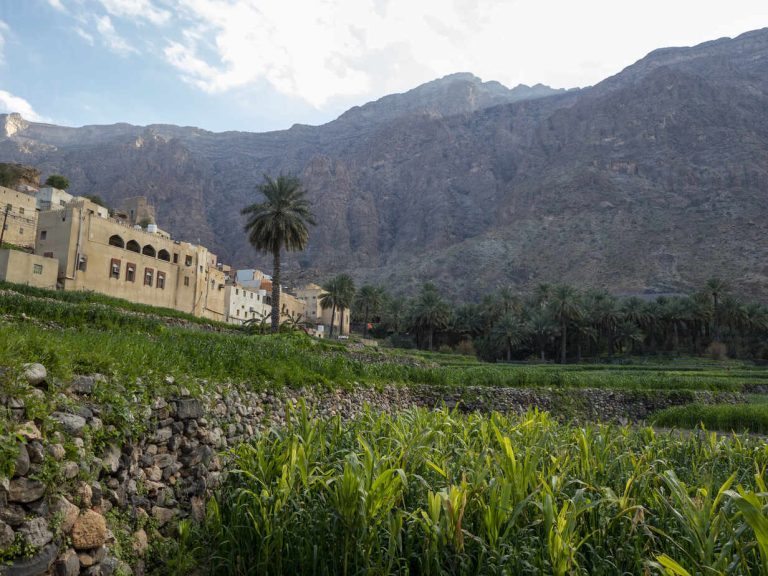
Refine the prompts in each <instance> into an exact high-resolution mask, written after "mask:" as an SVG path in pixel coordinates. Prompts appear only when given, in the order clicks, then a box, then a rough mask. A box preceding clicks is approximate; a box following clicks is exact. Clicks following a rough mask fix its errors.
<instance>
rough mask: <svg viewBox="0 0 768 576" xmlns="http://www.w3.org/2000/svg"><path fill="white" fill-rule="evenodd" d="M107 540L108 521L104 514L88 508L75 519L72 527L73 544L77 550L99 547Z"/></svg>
mask: <svg viewBox="0 0 768 576" xmlns="http://www.w3.org/2000/svg"><path fill="white" fill-rule="evenodd" d="M106 540H107V522H106V520H105V519H104V516H102V515H101V514H99V513H98V512H95V511H93V510H86V511H85V512H83V513H82V514H80V516H78V517H77V520H75V525H74V526H73V527H72V545H73V546H74V548H75V550H90V549H91V548H98V547H99V546H101V545H102V544H104V542H106Z"/></svg>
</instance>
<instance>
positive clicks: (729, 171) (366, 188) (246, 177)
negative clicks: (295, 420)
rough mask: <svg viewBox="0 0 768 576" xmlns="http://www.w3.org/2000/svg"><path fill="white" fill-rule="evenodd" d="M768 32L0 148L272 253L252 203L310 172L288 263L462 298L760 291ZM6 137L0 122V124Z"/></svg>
mask: <svg viewBox="0 0 768 576" xmlns="http://www.w3.org/2000/svg"><path fill="white" fill-rule="evenodd" d="M765 110H768V30H761V31H756V32H751V33H748V34H745V35H742V36H740V37H738V38H735V39H723V40H717V41H713V42H708V43H705V44H703V45H700V46H697V47H693V48H681V49H664V50H659V51H656V52H653V53H651V54H649V55H648V56H647V57H646V58H644V59H643V60H641V61H639V62H638V63H636V64H634V65H632V66H630V67H628V68H627V69H626V70H624V71H622V72H621V73H619V74H617V75H616V76H613V77H611V78H609V79H606V80H605V81H604V82H602V83H600V84H598V85H596V86H594V87H592V88H588V89H583V90H579V91H568V92H562V91H559V92H558V91H553V90H550V89H548V88H546V87H542V86H535V87H533V88H528V87H518V88H516V89H513V90H508V89H506V88H504V87H503V86H501V85H500V84H498V83H493V82H487V83H482V82H480V81H479V80H478V79H477V78H474V77H472V76H471V75H465V74H461V75H453V76H449V77H446V78H443V79H441V80H436V81H434V82H430V83H428V84H425V85H423V86H420V87H418V88H416V89H414V90H412V91H410V92H407V93H405V94H399V95H392V96H387V97H385V98H383V99H381V100H379V101H377V102H372V103H369V104H366V105H365V106H362V107H357V108H353V109H351V110H350V111H348V112H346V113H345V114H343V115H342V116H341V117H340V118H338V119H337V120H335V121H333V122H330V123H329V124H326V125H323V126H318V127H311V126H301V125H296V126H294V127H293V128H291V129H290V130H285V131H279V132H270V133H264V134H253V133H246V132H227V133H220V134H214V133H210V132H206V131H204V130H199V129H194V128H179V127H175V126H162V125H158V126H150V127H147V128H143V127H135V126H129V125H115V126H103V127H84V128H76V129H73V128H61V127H55V126H50V125H42V124H34V123H28V122H26V121H22V120H21V119H19V118H16V119H14V121H13V123H12V124H13V126H15V127H16V128H15V129H14V131H12V132H13V133H11V134H9V129H8V128H7V126H8V125H9V122H8V119H7V118H6V119H5V125H6V130H5V132H4V134H5V137H0V160H9V161H16V162H23V163H25V164H31V165H35V166H37V167H38V168H39V169H40V170H41V171H42V172H43V173H44V174H49V173H52V172H57V173H63V174H65V175H67V176H68V177H69V178H70V180H71V182H72V189H73V190H74V191H77V192H79V193H84V194H90V193H98V194H101V195H102V196H103V197H104V198H105V199H107V200H108V201H111V202H116V201H117V200H118V199H120V198H122V197H125V196H130V195H136V194H145V195H147V196H149V197H150V198H151V199H152V200H154V202H155V203H156V205H157V211H158V220H159V222H160V223H161V224H162V225H163V227H165V228H167V229H169V230H170V231H171V232H172V233H173V234H175V235H177V236H179V237H181V238H185V239H189V240H192V241H197V240H198V239H199V240H200V241H201V242H203V243H205V244H207V245H209V246H210V247H211V248H212V249H213V250H214V251H216V252H218V253H219V254H220V255H221V256H222V257H223V258H224V259H225V260H227V261H229V262H231V263H232V264H234V265H236V266H246V265H253V264H256V265H264V264H266V263H267V260H266V259H264V258H263V257H260V256H257V255H255V254H254V252H253V251H252V249H251V248H250V247H249V246H248V245H247V242H246V240H245V236H244V234H243V233H242V220H241V217H240V215H239V211H240V208H242V207H243V206H244V205H246V204H247V203H249V202H252V201H255V200H256V194H255V191H254V190H255V186H256V184H257V183H258V182H259V181H260V179H261V175H262V174H263V173H265V172H266V173H270V174H276V173H279V172H281V171H283V172H292V173H296V174H299V175H300V176H301V177H302V179H303V180H304V182H305V184H306V187H307V189H308V190H309V192H310V196H311V198H312V200H313V202H314V207H315V212H316V214H317V216H318V222H319V225H318V226H317V227H316V228H315V229H314V230H313V231H312V233H311V243H310V248H309V250H308V251H307V252H306V253H302V254H300V255H295V256H291V257H290V258H289V259H288V262H289V268H290V269H291V271H292V274H293V275H294V277H297V276H301V275H305V276H320V277H326V276H328V275H330V274H333V273H336V272H339V271H342V270H346V271H350V272H352V273H353V274H354V275H355V276H356V277H357V278H358V279H359V280H375V281H380V282H383V283H386V284H387V285H390V286H391V287H393V288H395V289H397V288H402V289H409V288H412V287H414V286H415V285H417V284H418V283H420V282H422V281H424V280H427V279H430V280H434V281H438V282H442V283H444V285H445V286H446V290H448V291H450V293H451V294H452V295H455V296H457V297H459V296H465V295H471V294H476V293H479V292H484V291H487V290H490V289H493V288H495V287H497V286H500V285H504V284H513V285H518V286H520V287H525V286H528V285H531V284H534V283H537V282H542V281H567V282H573V283H577V284H580V285H592V286H594V285H602V286H606V287H607V288H609V289H612V290H615V291H622V292H635V291H645V290H659V291H667V290H686V289H689V288H691V287H695V286H697V285H698V284H700V283H701V282H703V281H704V279H706V278H707V277H708V276H711V275H713V274H719V275H722V276H725V277H728V278H729V279H731V280H732V281H733V283H734V284H735V285H736V287H737V288H738V289H740V290H742V291H744V292H748V293H751V294H752V295H762V296H768V264H766V262H768V259H767V258H766V257H767V256H768V244H766V243H765V242H764V238H765V237H766V232H768V203H766V191H768V162H767V161H766V158H768V116H767V115H766V114H765ZM0 136H2V135H1V134H0Z"/></svg>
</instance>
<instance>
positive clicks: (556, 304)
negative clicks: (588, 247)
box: [549, 284, 584, 364]
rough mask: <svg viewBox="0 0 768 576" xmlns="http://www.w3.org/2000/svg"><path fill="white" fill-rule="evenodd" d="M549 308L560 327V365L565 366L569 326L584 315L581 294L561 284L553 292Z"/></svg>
mask: <svg viewBox="0 0 768 576" xmlns="http://www.w3.org/2000/svg"><path fill="white" fill-rule="evenodd" d="M549 306H550V309H551V311H552V315H553V316H554V318H555V320H556V321H557V323H558V324H559V325H560V338H561V345H560V363H561V364H565V357H566V349H565V347H566V343H567V342H568V324H569V323H570V322H573V321H574V320H578V319H580V318H581V317H582V315H583V314H584V312H583V310H582V307H581V302H579V293H578V291H577V290H576V289H575V288H574V287H573V286H568V285H567V284H559V285H557V286H555V288H554V289H553V290H552V293H551V295H550V298H549Z"/></svg>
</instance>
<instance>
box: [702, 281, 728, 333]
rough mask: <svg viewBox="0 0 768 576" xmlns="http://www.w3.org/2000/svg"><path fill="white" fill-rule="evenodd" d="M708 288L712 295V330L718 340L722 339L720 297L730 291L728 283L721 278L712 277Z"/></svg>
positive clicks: (707, 285)
mask: <svg viewBox="0 0 768 576" xmlns="http://www.w3.org/2000/svg"><path fill="white" fill-rule="evenodd" d="M706 289H707V292H709V293H710V294H711V295H712V308H713V330H712V331H713V335H714V339H715V342H718V341H719V340H720V299H721V298H722V297H723V296H724V295H725V294H726V293H727V292H728V284H727V283H726V282H725V281H724V280H721V279H720V278H710V279H709V280H707V284H706Z"/></svg>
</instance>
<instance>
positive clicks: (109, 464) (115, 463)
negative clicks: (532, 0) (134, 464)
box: [101, 444, 120, 474]
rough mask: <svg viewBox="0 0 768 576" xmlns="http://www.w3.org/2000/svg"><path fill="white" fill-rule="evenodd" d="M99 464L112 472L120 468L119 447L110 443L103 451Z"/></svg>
mask: <svg viewBox="0 0 768 576" xmlns="http://www.w3.org/2000/svg"><path fill="white" fill-rule="evenodd" d="M101 466H102V468H103V469H104V470H106V471H107V472H110V473H111V474H114V473H115V472H117V471H118V470H119V468H120V449H119V448H118V447H117V446H115V445H114V444H110V445H109V446H108V447H107V449H106V450H105V451H104V456H103V457H102V459H101Z"/></svg>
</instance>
